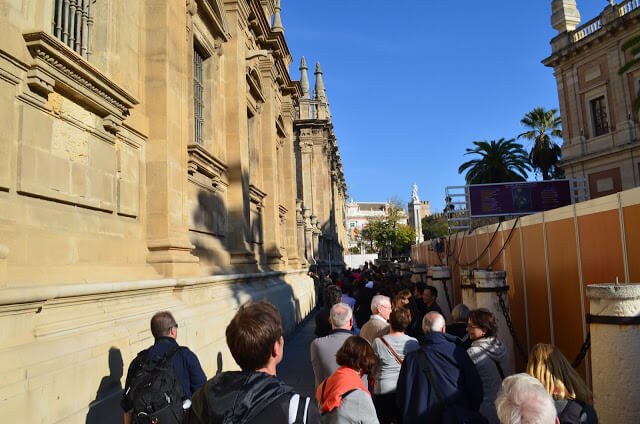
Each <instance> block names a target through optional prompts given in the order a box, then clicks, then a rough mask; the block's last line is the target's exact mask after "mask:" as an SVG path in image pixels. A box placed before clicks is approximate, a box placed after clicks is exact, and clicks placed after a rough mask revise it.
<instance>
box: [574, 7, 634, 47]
mask: <svg viewBox="0 0 640 424" xmlns="http://www.w3.org/2000/svg"><path fill="white" fill-rule="evenodd" d="M614 7H615V13H616V16H618V17H621V16H624V15H627V14H629V13H631V12H632V11H634V10H635V9H638V8H640V0H626V1H623V2H622V3H620V4H617V5H615V6H614ZM601 28H602V20H601V18H600V16H597V17H596V18H594V19H592V20H590V21H589V22H587V23H585V24H584V25H581V26H579V27H578V28H576V29H575V31H574V32H573V42H574V43H575V42H578V41H580V40H582V39H583V38H585V37H588V36H590V35H591V34H593V33H595V32H596V31H598V30H600V29H601Z"/></svg>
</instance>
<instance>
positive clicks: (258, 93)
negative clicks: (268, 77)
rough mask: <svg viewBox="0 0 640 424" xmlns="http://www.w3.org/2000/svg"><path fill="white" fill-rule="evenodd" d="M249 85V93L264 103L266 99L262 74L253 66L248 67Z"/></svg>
mask: <svg viewBox="0 0 640 424" xmlns="http://www.w3.org/2000/svg"><path fill="white" fill-rule="evenodd" d="M247 85H248V86H249V93H250V94H251V95H252V96H253V98H254V99H255V100H256V101H257V102H259V103H264V102H265V101H266V100H265V98H264V94H263V92H262V84H261V83H260V74H258V71H256V70H255V69H254V68H251V67H247Z"/></svg>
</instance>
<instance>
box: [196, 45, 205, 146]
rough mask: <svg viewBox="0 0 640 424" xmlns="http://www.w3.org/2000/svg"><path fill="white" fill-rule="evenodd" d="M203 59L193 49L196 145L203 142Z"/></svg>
mask: <svg viewBox="0 0 640 424" xmlns="http://www.w3.org/2000/svg"><path fill="white" fill-rule="evenodd" d="M203 61H204V58H203V57H202V55H201V54H200V52H199V51H198V49H197V48H195V47H194V48H193V124H194V133H195V140H196V143H198V144H202V143H203V140H204V101H203V92H204V90H203V84H202V62H203Z"/></svg>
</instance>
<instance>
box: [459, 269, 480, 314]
mask: <svg viewBox="0 0 640 424" xmlns="http://www.w3.org/2000/svg"><path fill="white" fill-rule="evenodd" d="M472 276H473V271H469V270H466V269H463V270H460V286H461V288H460V291H461V292H462V303H464V304H465V305H466V306H467V307H468V308H469V309H471V310H473V309H476V291H475V289H474V286H473V282H472Z"/></svg>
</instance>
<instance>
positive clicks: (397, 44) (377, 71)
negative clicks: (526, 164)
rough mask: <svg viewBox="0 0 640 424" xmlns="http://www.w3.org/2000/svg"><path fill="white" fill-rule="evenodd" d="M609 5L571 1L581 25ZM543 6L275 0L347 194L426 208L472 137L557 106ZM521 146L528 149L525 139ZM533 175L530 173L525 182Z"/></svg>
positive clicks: (532, 1)
mask: <svg viewBox="0 0 640 424" xmlns="http://www.w3.org/2000/svg"><path fill="white" fill-rule="evenodd" d="M607 3H608V2H605V1H604V0H583V1H580V0H578V8H579V10H580V13H581V15H582V22H583V23H584V22H586V21H588V20H590V19H592V18H593V17H595V16H596V15H598V14H599V13H600V12H601V11H602V9H603V8H604V7H605V6H606V5H607ZM550 19H551V0H497V1H482V2H481V1H458V2H442V1H441V2H435V1H421V0H413V1H408V0H397V1H396V2H388V1H382V0H368V1H364V0H350V1H345V0H324V1H310V0H283V1H282V20H283V24H284V28H285V35H286V38H287V42H288V45H289V48H290V50H291V53H292V55H293V60H294V62H293V64H292V65H291V76H292V78H293V79H299V75H300V74H299V71H298V67H299V63H300V57H301V56H305V57H306V59H307V63H308V65H309V71H310V75H309V77H310V78H309V79H310V82H311V86H312V88H313V84H314V80H315V78H314V76H313V74H312V73H313V70H314V69H315V62H316V61H319V62H320V63H321V66H322V70H323V71H324V81H325V85H326V89H327V96H328V98H329V103H330V105H331V112H332V115H333V123H334V128H335V131H336V135H337V138H338V143H339V146H340V153H341V156H342V162H343V165H344V170H345V175H346V180H347V185H348V186H349V194H350V196H352V197H353V198H354V199H355V200H356V201H384V200H387V199H389V198H390V197H392V196H396V195H397V196H399V197H400V198H401V199H403V200H404V201H408V200H409V198H410V197H411V185H412V184H413V183H414V182H415V183H417V184H418V187H419V195H420V198H421V199H422V200H430V201H431V205H432V211H441V210H442V208H443V207H444V200H443V198H444V187H445V186H447V185H459V184H463V183H464V178H463V176H462V175H459V174H458V166H460V164H461V163H462V162H464V161H466V160H468V159H469V158H470V157H469V156H466V157H465V156H464V152H465V148H467V147H471V146H472V142H473V141H475V140H484V139H489V140H490V139H499V138H501V137H505V138H511V137H515V136H516V135H518V134H520V133H522V132H523V129H522V127H521V126H520V119H521V118H522V116H523V115H524V114H525V113H526V112H528V111H530V110H531V109H533V108H534V107H536V106H544V107H545V108H557V107H558V97H557V89H556V84H555V79H554V77H553V71H552V69H550V68H547V67H545V66H543V65H542V64H541V63H540V61H541V60H542V59H544V58H546V57H547V56H549V55H550V53H551V46H550V45H549V42H550V40H551V38H553V37H554V36H555V34H556V31H555V30H554V29H553V28H552V27H551V23H550ZM525 143H526V141H525ZM532 178H533V175H531V176H530V179H532Z"/></svg>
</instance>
